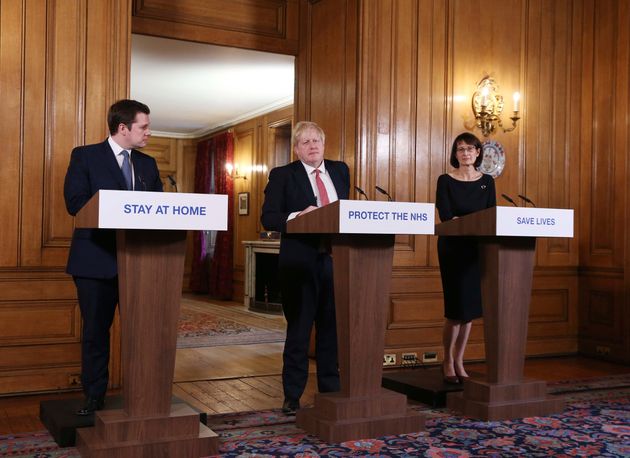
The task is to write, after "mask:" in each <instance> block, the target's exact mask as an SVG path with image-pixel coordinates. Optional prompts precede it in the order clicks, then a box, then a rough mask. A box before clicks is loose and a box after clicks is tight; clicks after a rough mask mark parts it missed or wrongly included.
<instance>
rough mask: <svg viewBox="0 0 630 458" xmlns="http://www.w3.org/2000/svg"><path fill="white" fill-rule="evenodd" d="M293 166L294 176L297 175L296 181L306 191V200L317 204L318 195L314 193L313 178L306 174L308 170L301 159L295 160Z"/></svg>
mask: <svg viewBox="0 0 630 458" xmlns="http://www.w3.org/2000/svg"><path fill="white" fill-rule="evenodd" d="M291 168H292V169H293V176H294V177H295V181H296V182H297V183H298V186H299V187H300V189H301V190H302V192H303V193H304V196H305V197H306V200H307V201H308V205H314V206H317V197H315V194H313V187H312V186H311V180H309V178H308V175H307V174H306V170H305V169H304V166H303V165H302V162H301V161H295V162H293V163H292V165H291Z"/></svg>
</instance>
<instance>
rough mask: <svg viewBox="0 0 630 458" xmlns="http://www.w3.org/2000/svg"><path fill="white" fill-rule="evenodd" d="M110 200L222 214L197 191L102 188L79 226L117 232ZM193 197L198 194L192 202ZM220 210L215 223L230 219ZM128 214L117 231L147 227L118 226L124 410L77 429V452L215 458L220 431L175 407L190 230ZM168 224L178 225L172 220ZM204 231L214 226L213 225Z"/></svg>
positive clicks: (105, 413) (81, 216)
mask: <svg viewBox="0 0 630 458" xmlns="http://www.w3.org/2000/svg"><path fill="white" fill-rule="evenodd" d="M111 195H113V196H114V197H115V199H114V203H113V208H115V209H117V208H119V206H120V205H124V202H127V201H129V202H131V201H133V203H134V204H135V205H141V204H143V203H146V202H150V205H152V208H153V209H155V208H156V207H155V206H156V205H162V206H163V208H167V210H165V211H168V209H170V210H171V211H173V210H174V209H175V208H184V206H186V208H188V209H190V208H195V209H198V208H202V206H203V205H205V206H206V207H205V208H207V211H208V212H212V211H217V210H216V209H213V208H212V207H213V204H214V201H213V200H212V199H211V200H210V201H201V202H202V203H199V202H200V201H199V196H200V195H196V194H192V195H191V194H188V195H186V194H170V193H144V192H130V191H100V192H99V193H97V194H96V195H95V196H94V197H93V198H92V199H91V200H90V201H89V202H88V203H87V204H86V206H85V207H84V208H83V209H82V210H81V211H80V212H79V213H78V214H77V216H76V219H75V225H76V227H85V228H103V227H110V228H111V225H108V224H103V220H104V219H105V216H106V215H107V217H108V218H109V219H110V220H111V219H116V218H115V216H114V217H112V211H111V210H110V209H109V207H108V206H107V205H105V202H104V201H105V200H107V201H109V200H110V199H109V197H110V196H111ZM187 196H194V199H195V203H194V204H193V205H190V204H189V201H188V200H187V198H188V197H187ZM213 197H217V196H213ZM226 202H227V201H226ZM146 205H149V204H148V203H146ZM178 205H180V207H177V206H178ZM219 207H220V209H219V210H218V211H217V213H220V212H221V211H223V212H224V213H225V215H220V214H217V218H216V220H217V221H221V220H225V219H226V216H227V211H224V210H223V206H222V205H220V206H219ZM225 210H227V206H225ZM189 211H190V210H186V212H187V213H188V212H189ZM204 213H205V212H204ZM180 215H181V213H180ZM171 216H173V215H172V214H171ZM127 217H129V218H131V216H129V215H128V214H121V215H119V218H118V219H117V221H118V223H117V224H116V226H125V225H129V226H132V227H137V226H138V225H143V224H145V225H146V226H147V229H125V228H121V227H116V232H117V234H116V236H117V256H118V282H119V294H120V298H119V306H120V317H121V320H120V321H121V327H122V342H121V343H122V359H123V377H124V382H123V398H124V407H123V409H122V410H102V411H98V412H96V413H95V419H94V420H95V424H94V427H93V428H80V429H78V430H77V448H78V450H79V452H80V453H81V456H83V457H96V458H100V457H103V458H105V457H113V456H115V457H118V458H126V457H129V458H131V457H157V456H172V457H190V458H193V457H194V458H198V457H200V456H207V455H213V454H216V453H217V449H218V437H217V434H215V433H214V432H213V431H211V430H210V429H209V428H207V427H206V426H205V425H203V424H202V423H200V422H199V413H198V412H196V411H194V410H193V409H192V408H191V407H190V406H188V405H186V404H184V403H178V404H171V396H172V385H173V371H174V368H175V350H176V343H177V323H178V320H179V311H180V300H181V292H182V279H183V273H184V256H185V252H186V231H185V230H150V229H149V228H150V227H152V225H153V223H152V221H156V219H155V218H159V217H158V215H154V218H153V219H151V217H149V218H148V220H147V221H148V222H146V223H143V221H142V220H141V219H138V218H139V217H138V218H135V219H134V220H126V218H127ZM180 218H183V217H179V218H178V217H175V218H174V219H173V220H172V221H177V220H179V219H180ZM178 224H179V223H178ZM164 225H165V224H162V226H164ZM169 225H171V226H172V225H173V223H172V222H167V223H166V226H169ZM185 226H186V224H185V223H183V226H182V227H185ZM201 226H202V227H206V228H208V229H211V228H212V227H210V226H212V225H210V226H209V225H208V224H207V223H203V224H202V225H201ZM214 228H216V229H221V228H222V229H225V227H222V226H220V227H216V226H215V227H214Z"/></svg>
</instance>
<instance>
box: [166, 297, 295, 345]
mask: <svg viewBox="0 0 630 458" xmlns="http://www.w3.org/2000/svg"><path fill="white" fill-rule="evenodd" d="M284 336H285V331H284V322H283V321H282V318H278V317H272V316H270V317H265V316H255V315H254V316H253V315H252V313H251V312H247V311H245V310H244V308H242V307H237V306H233V305H232V306H222V305H216V304H212V303H209V302H202V301H199V300H191V299H183V300H182V306H181V313H180V320H179V330H178V334H177V348H196V347H215V346H220V345H247V344H254V343H269V342H283V341H284Z"/></svg>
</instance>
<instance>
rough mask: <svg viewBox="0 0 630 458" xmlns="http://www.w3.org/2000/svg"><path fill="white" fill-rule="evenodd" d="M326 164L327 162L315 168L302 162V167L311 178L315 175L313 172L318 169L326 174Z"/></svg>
mask: <svg viewBox="0 0 630 458" xmlns="http://www.w3.org/2000/svg"><path fill="white" fill-rule="evenodd" d="M300 162H302V161H300ZM325 163H326V161H322V163H321V164H320V165H319V167H313V166H311V165H308V164H307V163H306V162H302V165H303V166H304V170H306V174H307V175H308V176H310V175H311V173H313V171H314V170H315V169H316V168H317V169H319V172H320V173H323V174H326V167H325V165H324V164H325Z"/></svg>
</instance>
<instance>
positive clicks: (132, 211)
mask: <svg viewBox="0 0 630 458" xmlns="http://www.w3.org/2000/svg"><path fill="white" fill-rule="evenodd" d="M227 198H228V196H227V195H224V194H191V193H172V192H138V191H112V190H100V191H99V208H98V227H99V228H104V229H147V228H150V229H172V230H189V229H190V230H218V231H224V230H227V212H228V200H227Z"/></svg>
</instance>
